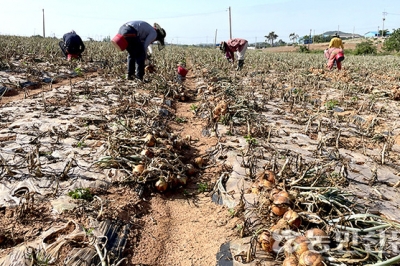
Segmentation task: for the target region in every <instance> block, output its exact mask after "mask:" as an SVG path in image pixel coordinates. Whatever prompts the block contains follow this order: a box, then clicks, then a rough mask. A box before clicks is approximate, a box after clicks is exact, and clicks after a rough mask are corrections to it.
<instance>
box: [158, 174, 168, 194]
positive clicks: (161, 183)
mask: <svg viewBox="0 0 400 266" xmlns="http://www.w3.org/2000/svg"><path fill="white" fill-rule="evenodd" d="M155 187H156V189H157V190H158V191H160V192H164V191H166V190H167V189H168V183H167V181H165V178H164V177H160V179H159V180H158V181H157V182H156V184H155Z"/></svg>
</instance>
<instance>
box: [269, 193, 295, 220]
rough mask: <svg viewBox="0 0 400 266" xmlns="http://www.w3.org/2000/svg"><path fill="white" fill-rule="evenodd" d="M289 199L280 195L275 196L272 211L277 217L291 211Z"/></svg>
mask: <svg viewBox="0 0 400 266" xmlns="http://www.w3.org/2000/svg"><path fill="white" fill-rule="evenodd" d="M289 204H290V200H289V197H285V196H282V195H281V194H280V193H277V194H275V195H274V200H273V204H272V206H271V211H272V213H273V214H275V215H277V216H282V215H284V214H285V212H287V211H288V210H289Z"/></svg>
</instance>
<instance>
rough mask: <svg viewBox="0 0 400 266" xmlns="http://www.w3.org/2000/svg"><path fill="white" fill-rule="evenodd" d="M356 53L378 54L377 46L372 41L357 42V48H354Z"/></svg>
mask: <svg viewBox="0 0 400 266" xmlns="http://www.w3.org/2000/svg"><path fill="white" fill-rule="evenodd" d="M354 54H355V55H366V54H376V46H374V44H373V43H372V41H365V42H361V43H357V45H356V49H354Z"/></svg>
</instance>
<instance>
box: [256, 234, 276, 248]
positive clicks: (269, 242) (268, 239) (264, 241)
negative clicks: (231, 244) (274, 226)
mask: <svg viewBox="0 0 400 266" xmlns="http://www.w3.org/2000/svg"><path fill="white" fill-rule="evenodd" d="M257 240H258V242H259V243H260V244H261V248H262V249H263V250H264V251H266V252H269V253H270V252H272V247H273V245H274V239H273V238H272V234H271V232H269V231H263V232H262V233H261V234H260V235H258V238H257Z"/></svg>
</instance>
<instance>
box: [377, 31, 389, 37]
mask: <svg viewBox="0 0 400 266" xmlns="http://www.w3.org/2000/svg"><path fill="white" fill-rule="evenodd" d="M388 33H389V31H388V30H380V31H379V32H378V34H379V36H383V37H385V36H387V35H388Z"/></svg>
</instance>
